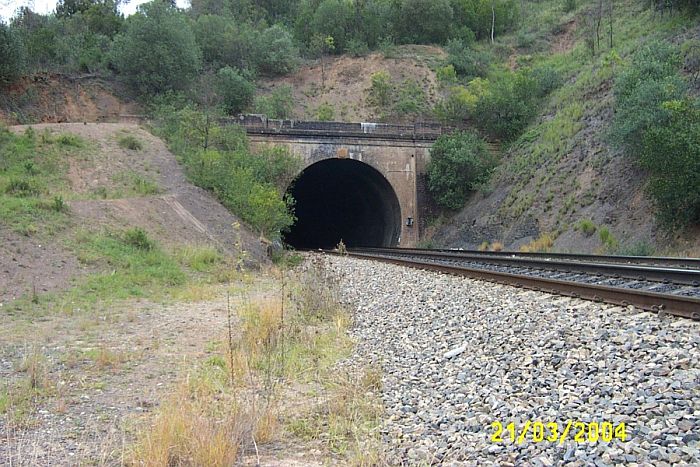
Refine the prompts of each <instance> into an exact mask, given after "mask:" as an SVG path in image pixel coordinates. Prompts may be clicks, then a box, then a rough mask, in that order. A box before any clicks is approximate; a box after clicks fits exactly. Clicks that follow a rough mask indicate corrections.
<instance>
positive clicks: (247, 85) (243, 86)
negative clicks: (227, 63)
mask: <svg viewBox="0 0 700 467" xmlns="http://www.w3.org/2000/svg"><path fill="white" fill-rule="evenodd" d="M216 78H217V83H216V87H217V89H218V91H219V95H220V96H221V101H222V104H223V107H224V111H225V112H226V113H227V114H229V115H236V114H238V113H240V112H242V111H243V110H245V109H246V108H247V107H248V106H250V104H251V103H252V102H253V97H254V96H255V85H254V84H253V82H252V81H251V80H250V79H248V77H246V75H245V74H244V73H241V72H240V71H238V70H236V69H234V68H231V67H225V68H222V69H220V70H219V71H218V72H217V73H216Z"/></svg>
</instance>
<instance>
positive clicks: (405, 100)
mask: <svg viewBox="0 0 700 467" xmlns="http://www.w3.org/2000/svg"><path fill="white" fill-rule="evenodd" d="M427 107H428V103H427V98H426V95H425V91H424V90H423V88H422V87H421V85H420V84H419V83H418V82H417V81H415V80H411V79H407V80H406V81H404V82H403V83H402V84H401V86H400V87H399V93H398V100H397V102H396V106H395V108H394V111H395V113H397V114H398V115H400V116H404V117H405V116H412V117H413V118H415V117H416V116H418V115H419V114H421V113H423V112H424V111H425V110H426V109H427Z"/></svg>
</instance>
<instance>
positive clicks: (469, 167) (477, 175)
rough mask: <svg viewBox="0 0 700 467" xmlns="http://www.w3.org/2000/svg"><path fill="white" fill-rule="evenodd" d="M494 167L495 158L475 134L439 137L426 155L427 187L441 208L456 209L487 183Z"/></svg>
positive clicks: (463, 133) (466, 132) (464, 133)
mask: <svg viewBox="0 0 700 467" xmlns="http://www.w3.org/2000/svg"><path fill="white" fill-rule="evenodd" d="M495 166H496V160H495V158H494V157H493V155H492V154H491V153H490V152H489V150H488V148H487V147H486V143H485V142H484V140H483V139H481V137H479V135H477V134H476V133H474V132H469V131H465V132H461V133H455V134H452V135H443V136H441V137H440V138H438V140H437V141H435V144H434V145H433V148H432V150H431V152H430V163H429V164H428V167H427V171H428V187H429V189H430V192H431V193H432V195H433V196H434V197H435V200H436V201H437V202H438V204H440V205H441V206H442V207H444V208H448V209H459V208H460V207H462V206H463V205H464V203H465V202H466V200H467V197H468V196H469V194H470V193H471V192H472V191H473V190H475V189H477V188H478V187H479V185H481V184H483V183H485V182H486V181H488V179H489V176H490V175H491V172H492V171H493V169H494V167H495Z"/></svg>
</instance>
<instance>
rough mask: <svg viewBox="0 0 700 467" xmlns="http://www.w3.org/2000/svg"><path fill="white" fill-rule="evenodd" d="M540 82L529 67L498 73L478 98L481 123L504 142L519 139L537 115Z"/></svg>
mask: <svg viewBox="0 0 700 467" xmlns="http://www.w3.org/2000/svg"><path fill="white" fill-rule="evenodd" d="M538 95H539V92H538V83H537V81H536V80H535V79H534V78H533V77H532V76H531V74H530V73H529V72H527V70H523V71H519V72H517V73H503V74H501V75H498V76H497V77H496V79H495V80H494V81H493V82H492V83H491V84H490V86H489V92H488V93H486V94H484V96H483V98H482V99H481V100H480V101H479V110H480V124H481V125H482V126H483V127H484V128H485V129H486V131H488V132H489V133H490V134H491V135H493V136H494V137H496V138H500V139H502V140H505V141H512V140H514V139H515V138H517V137H518V136H519V135H520V133H521V132H522V131H523V130H524V129H525V127H526V126H527V125H528V124H529V123H530V121H531V120H532V118H533V117H534V116H535V115H536V114H537V108H538V104H539V101H538V99H537V97H538Z"/></svg>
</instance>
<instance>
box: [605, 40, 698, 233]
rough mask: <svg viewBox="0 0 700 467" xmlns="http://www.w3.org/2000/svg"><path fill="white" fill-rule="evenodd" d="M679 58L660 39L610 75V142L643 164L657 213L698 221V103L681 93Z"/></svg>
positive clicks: (668, 219) (670, 221)
mask: <svg viewBox="0 0 700 467" xmlns="http://www.w3.org/2000/svg"><path fill="white" fill-rule="evenodd" d="M680 66H681V59H680V56H679V54H678V53H677V52H676V50H675V49H674V48H673V47H672V46H671V45H669V44H667V43H665V42H659V41H652V42H649V43H648V44H647V45H646V46H644V47H642V48H641V49H640V50H639V51H638V52H637V53H636V54H635V55H634V56H633V58H632V60H631V63H630V64H629V66H628V67H627V68H626V69H625V71H624V72H623V73H621V74H620V75H619V76H618V78H617V79H616V80H615V88H614V90H615V117H614V120H613V126H612V131H611V137H612V139H613V141H614V142H616V143H618V144H619V145H621V146H622V147H623V148H624V149H625V152H626V153H627V154H628V155H629V156H630V157H634V158H635V159H636V160H637V161H638V162H639V163H640V165H641V166H642V167H643V168H645V169H646V170H648V172H649V180H648V185H647V188H648V191H649V194H650V195H651V197H652V199H653V200H654V202H655V203H656V206H657V209H658V212H657V214H658V218H659V220H660V221H661V222H662V223H663V224H664V225H666V226H668V227H670V228H678V227H684V226H686V225H688V224H690V223H696V224H697V223H699V222H700V107H699V106H700V103H699V102H698V100H697V99H693V98H692V97H690V96H689V95H688V93H687V86H686V83H685V81H684V80H683V78H682V76H681V75H680V72H679V70H680Z"/></svg>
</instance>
